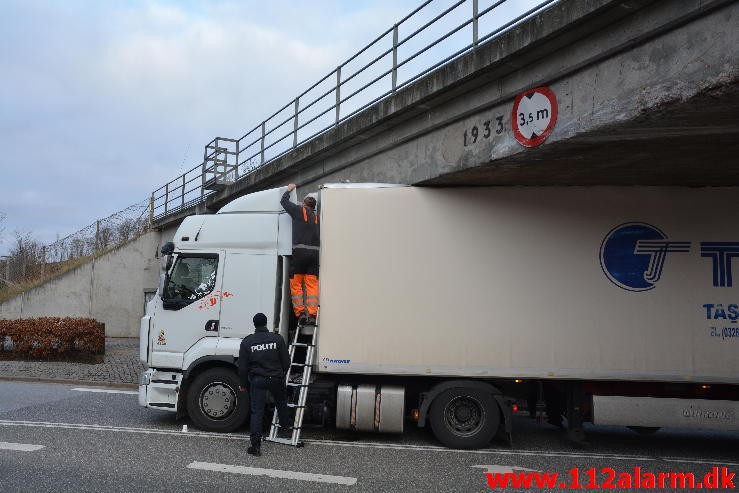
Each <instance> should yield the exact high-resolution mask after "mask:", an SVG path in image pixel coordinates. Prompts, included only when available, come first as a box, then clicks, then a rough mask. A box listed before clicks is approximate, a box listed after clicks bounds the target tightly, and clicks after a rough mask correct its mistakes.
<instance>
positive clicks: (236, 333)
mask: <svg viewBox="0 0 739 493" xmlns="http://www.w3.org/2000/svg"><path fill="white" fill-rule="evenodd" d="M277 258H278V257H277V255H270V254H266V255H253V254H247V253H239V252H228V253H227V258H226V264H227V265H228V268H227V269H226V271H225V273H224V275H223V291H224V299H223V303H222V305H223V306H222V308H221V337H234V338H239V339H241V338H243V337H246V336H247V335H249V334H251V333H252V332H254V325H253V324H252V318H253V317H254V315H255V314H256V313H258V312H262V313H264V314H265V315H267V325H268V327H269V328H270V330H271V329H272V328H273V327H274V326H275V322H277V320H275V311H276V307H275V295H276V291H277V285H276V282H277V276H278V272H277Z"/></svg>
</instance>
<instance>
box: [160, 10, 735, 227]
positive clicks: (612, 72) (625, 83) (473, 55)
mask: <svg viewBox="0 0 739 493" xmlns="http://www.w3.org/2000/svg"><path fill="white" fill-rule="evenodd" d="M737 25H739V5H738V4H737V2H736V1H735V0H713V1H710V0H709V1H698V0H686V1H677V0H663V1H650V0H629V1H622V0H621V1H616V0H590V1H584V0H562V1H561V2H559V3H556V4H554V5H553V6H551V7H550V8H548V9H547V10H545V11H543V12H541V13H540V14H539V15H537V16H535V17H533V18H531V19H529V20H527V21H525V22H523V23H522V24H520V25H518V26H517V27H516V28H514V29H512V30H510V31H508V32H506V33H504V34H503V35H501V36H499V37H497V38H495V39H493V40H492V41H490V42H488V43H486V44H481V45H479V46H478V47H477V48H475V49H474V50H471V51H470V52H468V53H467V54H465V55H464V56H461V57H460V58H458V59H456V60H454V61H453V62H451V63H449V64H447V65H445V66H443V67H441V68H440V69H439V70H437V71H435V72H433V73H431V74H429V75H427V76H426V77H424V78H423V79H420V80H418V81H417V82H415V83H413V84H411V85H409V86H407V87H405V88H403V89H402V90H400V91H398V92H397V93H395V94H394V95H392V96H390V97H388V98H386V99H384V100H382V101H380V102H378V103H376V104H375V105H373V106H371V107H369V108H367V109H366V110H364V111H363V112H361V113H359V114H358V115H357V116H355V117H354V118H351V119H349V120H347V121H345V122H343V123H341V124H339V125H337V126H336V127H335V128H333V129H331V130H329V131H327V132H326V133H324V134H323V135H320V136H319V137H317V138H315V139H313V140H312V141H309V142H307V143H306V144H304V145H302V146H300V147H297V148H296V149H294V150H292V151H291V152H289V153H287V154H285V155H283V156H281V157H279V158H278V159H275V160H273V161H272V162H269V163H267V164H265V165H264V166H261V167H258V168H256V169H255V170H254V171H252V172H251V173H249V174H248V175H246V176H244V177H242V178H241V179H240V180H238V181H236V182H234V183H231V184H228V185H227V186H225V187H224V188H223V189H222V190H220V191H218V192H217V193H213V194H212V195H210V196H207V197H205V198H204V200H203V201H202V202H200V203H195V204H192V205H191V206H189V207H184V208H181V209H180V210H177V211H176V212H175V213H170V214H167V215H165V216H162V217H159V218H158V219H157V221H156V224H157V226H158V227H160V228H162V229H165V230H167V229H170V228H172V227H174V226H175V225H176V224H178V223H179V221H180V220H181V219H182V218H183V217H185V216H187V215H190V214H193V213H196V212H197V213H208V212H215V211H216V210H218V209H219V208H220V207H221V206H223V205H224V204H225V203H227V202H228V201H230V200H232V199H233V198H235V197H237V196H239V195H243V194H245V193H249V192H253V191H257V190H261V189H265V188H270V187H274V186H279V185H284V184H287V183H288V182H296V183H298V185H299V187H300V188H301V191H311V190H315V189H316V188H317V187H318V186H320V184H322V183H326V182H337V181H344V180H349V181H352V182H363V181H366V182H392V183H409V184H415V185H429V186H453V185H676V186H730V185H738V184H739V159H737V155H738V154H739V119H738V118H737V116H736V115H737V114H739V90H738V89H737V79H738V77H739V48H738V47H739V30H737V29H736V26H737ZM540 86H546V87H548V88H549V89H550V90H551V94H553V97H554V98H555V99H556V105H557V110H558V111H557V117H556V123H555V124H554V126H553V128H552V129H551V134H550V135H549V136H548V138H547V139H546V141H545V142H543V143H541V144H540V145H538V146H536V147H526V146H524V145H522V144H521V143H520V142H519V141H518V140H517V139H516V138H515V132H516V131H517V130H520V129H521V124H520V123H521V122H519V121H517V120H518V119H519V118H521V112H520V111H518V110H517V111H513V106H514V103H515V100H516V96H517V95H520V94H522V93H523V92H525V91H528V90H530V89H532V88H537V87H540ZM519 109H520V108H519ZM550 109H551V107H547V108H546V111H549V110H550ZM532 116H533V117H534V118H536V115H532ZM541 116H542V117H543V116H544V114H543V113H542V114H541ZM550 117H551V115H550ZM524 120H525V119H524ZM525 123H526V122H524V126H525ZM183 202H184V201H183Z"/></svg>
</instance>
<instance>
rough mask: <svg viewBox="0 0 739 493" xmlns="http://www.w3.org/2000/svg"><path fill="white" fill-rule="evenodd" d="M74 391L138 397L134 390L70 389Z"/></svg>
mask: <svg viewBox="0 0 739 493" xmlns="http://www.w3.org/2000/svg"><path fill="white" fill-rule="evenodd" d="M72 390H76V391H78V392H99V393H104V394H130V395H138V394H139V393H138V391H136V390H116V389H86V388H82V387H79V388H76V389H72Z"/></svg>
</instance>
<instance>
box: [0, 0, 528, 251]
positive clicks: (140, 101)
mask: <svg viewBox="0 0 739 493" xmlns="http://www.w3.org/2000/svg"><path fill="white" fill-rule="evenodd" d="M517 1H519V0H514V1H513V2H511V3H515V2H517ZM441 2H442V3H444V1H443V0H441ZM420 3H421V0H412V1H411V0H343V1H342V0H305V1H302V0H293V1H290V2H288V1H278V0H272V1H270V2H266V1H249V0H233V1H229V0H223V1H218V0H215V1H205V0H203V1H199V0H191V1H166V0H141V1H136V0H134V1H126V2H124V1H112V0H111V1H101V0H86V1H82V0H58V1H51V0H47V1H40V0H19V1H15V0H2V2H1V3H0V67H2V69H1V71H0V74H2V75H1V76H0V213H5V214H6V215H7V217H6V219H5V221H4V223H2V224H3V225H4V229H5V232H4V235H3V236H2V239H3V240H4V241H3V243H2V244H0V253H6V251H7V249H8V247H9V246H10V243H11V241H12V238H13V236H14V231H16V230H18V231H22V232H31V233H32V234H33V235H34V237H36V238H37V239H39V240H41V241H42V242H51V241H54V239H56V237H57V235H59V236H61V237H64V236H66V235H68V234H70V233H72V232H74V231H76V230H78V229H81V228H83V227H84V226H87V225H88V224H90V223H93V222H94V221H95V220H96V219H98V218H102V217H105V216H108V215H110V214H112V213H115V212H117V211H119V210H121V209H124V208H125V207H127V206H129V205H131V204H134V203H137V202H141V201H144V200H147V198H148V197H149V196H150V195H151V192H152V191H153V190H154V189H156V188H158V187H160V186H162V185H163V184H164V183H165V182H167V181H169V180H171V179H173V178H175V177H176V176H178V175H179V174H181V173H183V172H184V171H186V170H189V169H190V168H192V167H194V166H195V165H197V164H199V163H200V162H201V161H202V155H203V148H204V146H205V144H207V143H208V142H209V141H210V140H211V139H212V138H213V137H216V136H224V137H240V136H242V135H243V134H244V133H245V132H246V131H247V130H249V129H251V128H253V127H254V126H256V125H257V124H258V122H260V121H261V120H262V119H264V118H265V117H267V116H269V115H270V114H271V113H272V112H274V111H275V110H277V109H278V108H279V107H281V106H282V105H284V104H286V103H287V102H288V101H290V100H291V99H293V98H294V97H295V96H297V95H298V94H300V93H301V92H302V91H303V90H305V89H307V88H308V87H309V86H310V85H312V84H313V83H314V82H316V81H317V80H318V79H320V78H321V77H322V76H324V75H326V74H327V73H328V72H330V71H331V70H333V69H334V68H335V67H336V66H337V65H338V64H339V63H341V62H342V61H344V60H345V59H347V58H348V57H349V56H351V55H352V54H353V53H355V52H356V51H357V50H358V49H360V48H362V47H363V46H364V45H365V44H367V43H368V42H370V41H371V40H372V39H374V38H375V37H376V36H377V35H378V34H380V33H381V32H383V31H385V30H386V29H388V28H389V27H391V26H392V24H393V23H395V22H396V21H398V20H400V19H401V18H402V17H403V16H405V15H406V14H407V13H409V12H410V11H411V10H413V9H414V8H415V7H417V6H418V5H420ZM446 3H447V4H449V3H450V2H446ZM529 3H530V2H529Z"/></svg>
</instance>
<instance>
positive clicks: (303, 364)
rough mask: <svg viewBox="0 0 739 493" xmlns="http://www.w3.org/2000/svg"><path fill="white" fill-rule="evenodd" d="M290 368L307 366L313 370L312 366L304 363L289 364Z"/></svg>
mask: <svg viewBox="0 0 739 493" xmlns="http://www.w3.org/2000/svg"><path fill="white" fill-rule="evenodd" d="M290 364H291V365H292V366H307V367H309V368H313V365H306V364H305V363H290Z"/></svg>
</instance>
